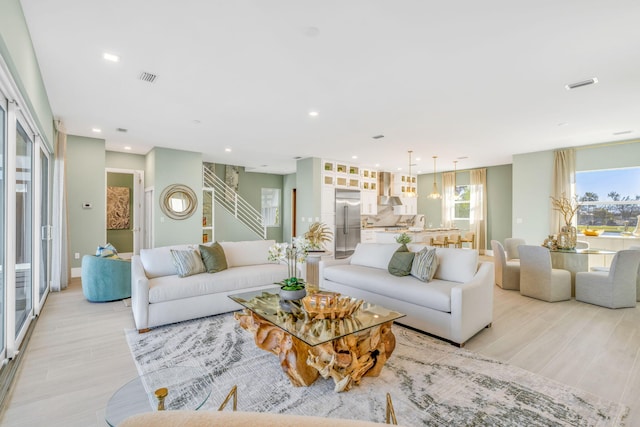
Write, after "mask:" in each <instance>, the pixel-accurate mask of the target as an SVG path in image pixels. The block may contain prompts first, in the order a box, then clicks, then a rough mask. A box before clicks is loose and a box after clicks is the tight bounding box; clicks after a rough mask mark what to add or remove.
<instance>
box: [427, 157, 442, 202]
mask: <svg viewBox="0 0 640 427" xmlns="http://www.w3.org/2000/svg"><path fill="white" fill-rule="evenodd" d="M437 158H438V156H433V189H432V190H431V194H429V198H430V199H441V198H442V195H441V194H440V192H439V191H438V185H437V184H436V159H437Z"/></svg>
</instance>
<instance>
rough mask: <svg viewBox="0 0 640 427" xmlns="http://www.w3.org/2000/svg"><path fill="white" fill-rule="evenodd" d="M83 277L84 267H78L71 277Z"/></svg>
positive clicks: (72, 271) (73, 270) (73, 269)
mask: <svg viewBox="0 0 640 427" xmlns="http://www.w3.org/2000/svg"><path fill="white" fill-rule="evenodd" d="M80 276H82V267H76V268H72V269H71V277H80Z"/></svg>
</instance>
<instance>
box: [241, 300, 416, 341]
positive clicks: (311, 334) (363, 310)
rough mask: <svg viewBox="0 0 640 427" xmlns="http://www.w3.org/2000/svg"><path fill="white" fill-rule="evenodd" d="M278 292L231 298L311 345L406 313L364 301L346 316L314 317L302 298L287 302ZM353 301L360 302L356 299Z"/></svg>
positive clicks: (355, 331)
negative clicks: (313, 318) (331, 317)
mask: <svg viewBox="0 0 640 427" xmlns="http://www.w3.org/2000/svg"><path fill="white" fill-rule="evenodd" d="M278 291H279V288H273V289H268V290H266V291H265V290H261V291H253V292H246V293H241V294H237V295H229V298H231V299H232V300H234V301H235V302H237V303H238V304H240V305H242V306H243V307H245V308H246V309H248V310H250V311H251V312H253V313H255V314H257V315H259V316H260V317H262V318H264V319H265V320H267V321H269V322H271V323H273V324H274V325H276V326H277V327H279V328H281V329H283V330H284V331H286V332H288V333H290V334H291V335H293V336H294V337H296V338H298V339H300V340H301V341H304V342H305V343H306V344H308V345H310V346H316V345H319V344H323V343H326V342H329V341H333V340H335V339H337V338H341V337H343V336H346V335H350V334H353V333H357V332H360V331H364V330H365V329H369V328H372V327H374V326H378V325H382V324H383V323H387V322H391V321H393V320H396V319H399V318H401V317H404V316H405V315H404V314H402V313H398V312H396V311H392V310H388V309H386V308H384V307H381V306H379V305H375V304H371V303H368V302H366V301H364V302H363V303H362V305H361V306H360V308H358V309H357V310H356V311H354V312H353V313H352V314H351V315H349V316H346V317H344V318H342V319H321V320H310V316H309V314H308V313H307V312H306V311H305V310H304V308H303V307H302V305H301V304H300V302H299V301H288V302H286V303H283V302H281V301H280V296H279V295H278ZM323 292H324V291H323ZM351 300H352V301H354V302H355V301H357V299H356V298H351ZM288 311H291V312H288Z"/></svg>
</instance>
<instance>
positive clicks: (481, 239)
mask: <svg viewBox="0 0 640 427" xmlns="http://www.w3.org/2000/svg"><path fill="white" fill-rule="evenodd" d="M469 173H470V178H471V194H470V197H471V200H470V205H471V206H470V207H471V212H470V215H469V228H470V230H471V231H473V232H474V233H476V245H477V246H476V247H477V248H478V252H479V253H480V255H483V254H484V253H485V250H486V247H487V169H486V168H482V169H472V170H471V171H469Z"/></svg>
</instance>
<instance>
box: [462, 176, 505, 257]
mask: <svg viewBox="0 0 640 427" xmlns="http://www.w3.org/2000/svg"><path fill="white" fill-rule="evenodd" d="M467 175H468V174H467ZM512 194H513V180H512V166H511V165H502V166H492V167H488V168H487V247H486V248H485V249H491V240H498V241H500V242H502V243H504V239H506V238H507V237H511V218H512Z"/></svg>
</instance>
